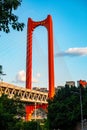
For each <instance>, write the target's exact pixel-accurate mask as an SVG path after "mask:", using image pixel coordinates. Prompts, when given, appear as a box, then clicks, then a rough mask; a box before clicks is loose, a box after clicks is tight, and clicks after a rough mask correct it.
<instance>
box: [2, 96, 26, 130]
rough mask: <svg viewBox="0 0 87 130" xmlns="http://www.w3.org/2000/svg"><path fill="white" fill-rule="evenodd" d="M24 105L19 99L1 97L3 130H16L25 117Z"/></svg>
mask: <svg viewBox="0 0 87 130" xmlns="http://www.w3.org/2000/svg"><path fill="white" fill-rule="evenodd" d="M24 111H25V109H24V105H23V104H22V103H21V102H20V101H19V98H17V97H16V98H14V99H8V98H7V96H6V95H2V96H1V97H0V127H1V128H2V130H15V127H17V125H18V123H19V124H20V122H21V121H22V117H24V116H25V112H24Z"/></svg>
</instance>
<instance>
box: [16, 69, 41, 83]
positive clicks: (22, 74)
mask: <svg viewBox="0 0 87 130" xmlns="http://www.w3.org/2000/svg"><path fill="white" fill-rule="evenodd" d="M39 77H40V73H37V75H36V77H33V78H32V82H33V83H37V82H38V78H39ZM16 81H17V82H22V83H23V82H25V81H26V73H25V71H24V70H20V71H19V72H18V74H17V75H16Z"/></svg>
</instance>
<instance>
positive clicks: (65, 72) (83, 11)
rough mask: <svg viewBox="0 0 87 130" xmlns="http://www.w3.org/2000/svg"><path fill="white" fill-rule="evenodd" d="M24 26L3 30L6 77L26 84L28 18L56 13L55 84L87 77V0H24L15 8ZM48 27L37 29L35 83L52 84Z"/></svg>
mask: <svg viewBox="0 0 87 130" xmlns="http://www.w3.org/2000/svg"><path fill="white" fill-rule="evenodd" d="M14 13H15V14H16V15H17V16H18V17H19V21H20V22H24V23H25V27H24V30H23V31H22V32H17V31H14V30H12V29H11V31H10V33H9V34H5V33H4V32H0V64H1V65H2V66H3V72H4V73H6V76H3V77H2V79H3V81H5V82H8V83H11V84H17V85H19V86H24V87H25V80H26V77H25V73H26V44H27V21H28V18H32V19H33V20H34V21H41V20H44V19H46V17H47V15H49V14H50V15H51V16H52V21H53V36H54V64H55V86H59V85H65V82H66V81H75V82H77V80H80V79H82V80H87V68H86V67H87V0H22V3H21V6H20V7H19V8H18V9H17V10H16V11H15V12H14ZM47 39H48V36H47V30H46V29H45V28H44V27H42V26H39V27H37V28H36V29H35V30H34V32H33V76H32V77H33V81H32V82H33V86H39V87H47V88H48V54H47V53H48V51H47V50H48V46H47V44H48V43H47Z"/></svg>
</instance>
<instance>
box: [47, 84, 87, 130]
mask: <svg viewBox="0 0 87 130" xmlns="http://www.w3.org/2000/svg"><path fill="white" fill-rule="evenodd" d="M80 89H81V93H82V105H83V119H87V88H82V87H81V86H80V87H78V88H77V87H71V88H70V87H68V86H65V87H64V88H62V89H60V90H59V91H58V92H57V93H56V95H55V96H54V98H53V99H52V100H49V105H48V121H49V129H50V130H53V129H60V130H74V129H75V127H76V126H77V125H78V124H80V123H81V104H80V103H81V102H80Z"/></svg>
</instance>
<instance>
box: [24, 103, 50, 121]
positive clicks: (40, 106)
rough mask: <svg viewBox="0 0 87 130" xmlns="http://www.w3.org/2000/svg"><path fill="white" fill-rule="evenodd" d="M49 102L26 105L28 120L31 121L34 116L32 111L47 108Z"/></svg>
mask: <svg viewBox="0 0 87 130" xmlns="http://www.w3.org/2000/svg"><path fill="white" fill-rule="evenodd" d="M47 106H48V105H47V104H36V107H35V105H34V104H32V105H26V121H30V120H31V117H32V113H33V112H34V111H35V109H39V108H42V109H43V110H45V111H46V110H47Z"/></svg>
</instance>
